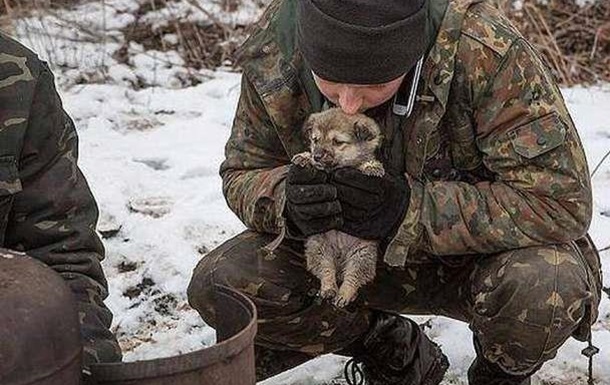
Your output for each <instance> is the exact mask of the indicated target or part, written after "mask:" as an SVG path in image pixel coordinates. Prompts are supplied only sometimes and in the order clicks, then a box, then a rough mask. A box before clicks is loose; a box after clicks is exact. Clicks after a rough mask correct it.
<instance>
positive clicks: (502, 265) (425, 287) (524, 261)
mask: <svg viewBox="0 0 610 385" xmlns="http://www.w3.org/2000/svg"><path fill="white" fill-rule="evenodd" d="M271 239H272V238H271V237H270V236H265V235H261V234H257V233H254V232H250V231H246V232H244V233H242V234H240V235H238V236H237V237H235V238H233V239H231V240H229V241H227V242H225V243H224V244H222V245H221V246H219V247H218V248H217V249H215V250H213V251H212V252H210V253H209V254H208V255H207V256H206V257H204V258H203V259H202V260H201V262H200V263H199V264H198V266H197V267H196V268H195V270H194V273H193V277H192V279H191V283H190V286H189V289H188V296H189V301H190V303H191V305H192V306H193V307H194V308H195V309H197V310H198V311H199V313H200V314H201V316H202V317H203V318H204V320H205V321H206V322H208V323H209V324H210V325H212V326H214V325H215V324H216V319H215V317H214V310H213V309H212V308H211V304H212V303H213V301H212V300H211V298H212V293H211V288H212V287H213V284H214V283H220V284H224V285H228V286H231V287H233V288H236V289H238V290H240V291H242V292H244V293H246V294H247V295H248V296H249V297H250V298H251V299H252V300H253V301H254V303H255V304H256V306H257V308H258V312H259V313H258V314H259V323H258V335H257V339H256V343H257V345H259V346H260V347H262V348H264V349H262V350H269V349H272V350H282V351H293V352H294V351H296V352H300V353H301V360H303V359H306V358H308V357H313V356H316V355H319V354H322V353H329V352H337V351H339V350H341V349H343V348H345V347H347V346H348V345H349V344H350V343H351V342H353V341H355V340H357V339H358V338H359V337H361V336H362V335H363V334H364V333H365V332H366V331H367V329H368V327H369V319H370V315H371V311H372V310H383V311H389V312H399V313H405V314H436V315H444V316H447V317H451V318H454V319H458V320H462V321H465V322H468V323H469V325H470V328H471V329H472V330H473V332H474V336H475V339H476V340H477V342H478V344H479V347H480V349H479V351H480V353H479V354H480V355H482V356H483V357H484V358H485V359H486V360H488V361H490V362H494V363H496V364H497V365H499V366H500V367H501V368H502V370H504V371H506V372H507V373H514V374H528V373H530V374H531V372H533V371H535V370H536V369H537V368H538V367H540V365H541V363H543V362H544V361H546V360H549V359H551V358H553V357H554V356H555V354H556V352H557V349H558V348H559V347H560V346H561V345H562V344H563V343H564V342H565V341H566V340H567V339H568V337H570V336H571V335H574V336H575V337H577V338H579V339H581V340H583V339H585V338H586V336H587V335H586V332H587V331H588V325H589V323H591V322H593V320H594V319H595V317H596V316H597V305H598V302H599V297H600V290H601V284H600V282H601V277H600V264H599V257H598V255H597V253H596V252H594V251H593V249H591V248H590V247H584V243H586V240H585V239H583V240H582V241H580V242H579V246H580V247H579V248H578V249H580V250H582V252H577V248H576V247H575V244H574V245H573V244H568V245H549V246H540V247H531V248H525V249H517V250H511V251H507V252H504V253H500V254H495V255H481V256H464V257H444V258H442V259H437V261H438V262H433V263H430V262H429V263H422V264H417V265H409V266H407V267H406V268H404V269H392V268H390V267H388V266H386V265H384V264H382V263H379V264H378V268H377V277H376V278H375V281H374V283H372V284H371V285H369V286H367V287H366V288H364V289H363V290H362V292H361V294H360V296H359V302H358V303H356V304H355V306H352V307H351V308H349V309H347V310H341V309H339V310H338V309H335V308H334V307H332V306H331V305H328V304H326V303H320V301H318V300H317V298H316V292H317V290H318V287H319V284H318V281H317V279H316V278H315V277H313V276H312V275H311V274H309V273H308V272H307V270H306V268H305V260H304V258H303V255H302V252H303V247H302V244H301V243H299V242H295V241H286V242H284V244H283V245H282V246H280V248H279V249H278V250H277V251H276V253H275V256H274V257H273V258H270V257H262V256H261V255H262V254H261V253H257V250H258V249H259V248H261V247H262V246H264V245H266V244H267V243H268V242H269V241H270V240H271ZM285 357H287V358H286V359H287V360H288V357H294V355H290V354H285ZM294 361H295V362H291V363H287V364H286V365H285V366H286V368H288V367H290V366H293V365H295V364H297V363H299V362H298V361H299V360H298V359H295V360H294Z"/></svg>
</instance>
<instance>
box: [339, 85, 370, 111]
mask: <svg viewBox="0 0 610 385" xmlns="http://www.w3.org/2000/svg"><path fill="white" fill-rule="evenodd" d="M363 102H364V100H363V98H362V96H361V95H360V93H359V92H358V90H357V89H354V88H352V87H349V86H346V87H345V88H344V89H342V90H341V92H340V94H339V107H341V109H342V110H343V112H345V113H346V114H348V115H353V114H355V113H357V112H358V111H359V110H360V108H361V107H362V104H363Z"/></svg>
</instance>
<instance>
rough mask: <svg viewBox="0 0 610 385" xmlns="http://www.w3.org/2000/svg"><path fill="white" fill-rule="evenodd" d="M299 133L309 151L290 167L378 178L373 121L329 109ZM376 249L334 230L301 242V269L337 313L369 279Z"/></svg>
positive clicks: (377, 134)
mask: <svg viewBox="0 0 610 385" xmlns="http://www.w3.org/2000/svg"><path fill="white" fill-rule="evenodd" d="M304 127H305V130H306V133H307V135H308V137H309V141H310V151H308V152H303V153H300V154H297V155H295V156H294V157H293V158H292V162H293V163H294V164H298V165H300V166H305V165H308V164H311V165H313V166H314V167H316V168H318V169H320V170H324V171H332V170H334V169H337V168H341V167H353V168H356V169H358V170H360V171H361V172H362V173H364V174H366V175H372V176H378V177H383V175H384V173H385V170H384V168H383V165H382V164H381V162H379V161H378V160H377V159H375V151H376V150H377V148H378V147H379V146H380V145H381V139H382V138H381V130H380V128H379V126H378V125H377V124H376V123H375V121H374V120H373V119H371V118H369V117H367V116H365V115H362V114H356V115H347V114H345V113H343V112H342V111H341V110H340V109H339V108H332V109H329V110H326V111H324V112H320V113H316V114H312V115H311V116H310V117H309V118H308V120H307V122H306V123H305V126H304ZM377 247H378V245H377V242H376V241H370V240H365V239H360V238H357V237H354V236H352V235H349V234H346V233H343V232H341V231H337V230H330V231H328V232H326V233H322V234H315V235H312V236H310V237H309V238H307V241H306V242H305V257H306V258H307V269H308V270H309V271H310V272H311V273H312V274H314V275H315V276H316V277H318V278H319V279H320V296H321V297H322V298H325V299H329V300H331V301H332V302H333V303H334V304H335V306H337V307H345V306H346V305H348V304H349V303H350V302H352V301H353V300H354V299H355V298H356V296H357V293H358V289H359V288H360V287H362V286H364V285H365V284H367V283H368V282H371V281H372V280H373V279H374V278H375V264H376V261H377ZM337 281H338V282H339V283H340V286H339V285H338V284H337Z"/></svg>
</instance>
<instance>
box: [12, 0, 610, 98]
mask: <svg viewBox="0 0 610 385" xmlns="http://www.w3.org/2000/svg"><path fill="white" fill-rule="evenodd" d="M83 1H87V0H0V29H4V30H9V31H10V22H11V20H12V18H15V17H21V16H23V15H27V14H28V13H29V12H31V11H33V10H36V11H40V10H44V12H50V13H55V14H56V12H55V10H56V9H57V8H61V7H66V6H71V5H75V4H77V3H80V2H83ZM100 1H103V0H100ZM259 1H260V4H259V5H260V6H261V7H262V6H264V4H265V3H268V2H269V0H259ZM494 1H495V2H496V4H497V6H498V7H499V8H501V9H502V10H503V11H504V12H505V13H506V14H507V15H508V16H509V18H510V19H511V20H512V21H513V22H514V23H515V24H516V25H517V27H518V28H519V29H520V30H521V32H522V33H523V35H524V36H527V38H528V40H529V41H530V42H531V43H532V44H533V45H534V46H536V47H537V48H538V49H539V50H540V52H541V53H542V54H543V57H544V59H545V61H546V62H547V64H548V65H549V67H550V68H551V69H552V71H553V74H554V75H555V77H556V79H557V80H558V82H559V83H560V84H562V85H565V86H571V85H574V84H583V83H584V84H592V83H597V82H600V81H605V82H610V1H608V0H597V1H594V2H590V3H588V4H587V5H585V6H584V7H579V6H578V5H576V4H575V0H548V1H546V4H543V3H540V2H539V1H537V0H522V3H523V6H522V7H521V8H519V9H516V8H515V7H514V6H513V4H514V0H494ZM178 2H182V3H188V4H190V5H191V6H192V9H194V10H196V11H197V12H199V13H200V14H202V15H203V16H205V17H204V18H203V19H205V21H201V22H194V21H191V20H190V19H189V21H186V19H185V17H184V15H181V14H176V15H172V14H171V13H170V14H169V15H170V17H169V18H168V20H167V23H165V24H164V25H163V26H160V27H155V26H153V25H152V24H151V23H150V22H148V21H146V20H147V18H146V17H145V16H146V15H147V14H148V13H149V12H155V11H158V10H160V9H164V8H165V9H170V7H169V5H170V4H171V3H178ZM210 2H215V3H216V5H217V6H218V7H219V8H220V9H222V11H223V12H224V13H225V14H226V13H231V12H235V11H237V10H238V9H239V8H240V6H241V4H242V0H205V4H209V3H210ZM139 3H140V7H139V9H138V10H137V11H136V13H135V15H134V16H136V18H135V21H134V22H133V23H131V24H130V25H129V26H127V27H126V28H124V29H123V31H122V32H123V34H124V36H125V44H124V45H123V47H121V48H120V49H119V50H118V51H117V52H115V55H114V57H115V58H117V59H118V60H119V61H122V62H127V60H128V57H127V56H128V53H129V52H128V47H129V44H130V43H131V42H135V43H138V44H140V45H141V46H142V47H144V49H147V50H157V51H161V52H166V51H170V50H175V51H177V52H179V53H180V55H181V57H182V58H183V59H184V61H185V63H186V65H187V66H189V67H192V68H196V69H198V68H216V67H218V66H234V65H235V64H234V52H235V50H236V48H237V47H238V46H239V45H240V44H241V43H242V42H243V41H244V39H245V37H246V27H247V26H246V25H238V24H230V23H227V22H223V21H222V20H220V19H219V18H218V16H217V15H214V14H211V13H210V12H208V11H207V10H206V8H204V7H203V6H202V5H201V4H203V3H204V2H203V0H140V1H139ZM67 22H68V21H67ZM69 23H74V21H69ZM74 26H75V27H76V28H79V29H82V30H83V31H86V30H87V26H86V25H82V26H80V25H78V23H76V25H74ZM170 35H171V37H172V39H167V37H168V36H170ZM89 39H93V40H95V39H99V40H100V42H101V41H102V40H104V39H105V36H104V33H101V34H100V33H99V32H98V33H97V34H94V33H92V34H91V36H90V37H89Z"/></svg>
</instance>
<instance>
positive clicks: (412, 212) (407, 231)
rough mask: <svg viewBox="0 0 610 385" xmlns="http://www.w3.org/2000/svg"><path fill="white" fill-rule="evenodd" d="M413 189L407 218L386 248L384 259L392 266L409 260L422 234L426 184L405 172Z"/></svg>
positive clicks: (402, 264)
mask: <svg viewBox="0 0 610 385" xmlns="http://www.w3.org/2000/svg"><path fill="white" fill-rule="evenodd" d="M405 178H406V180H407V183H408V184H409V188H410V190H411V197H410V199H409V205H408V209H407V212H406V214H405V218H404V220H403V221H402V223H401V225H400V227H399V228H398V231H397V232H396V235H395V236H394V238H392V240H391V241H390V243H389V244H388V247H387V248H386V251H385V254H384V256H383V260H384V262H385V263H387V264H388V265H390V266H399V267H402V266H404V265H405V263H406V262H407V256H408V255H409V253H410V252H411V251H413V250H412V249H413V246H414V244H415V243H416V241H417V240H418V239H419V238H420V237H421V235H422V231H423V229H422V226H421V225H420V224H419V219H420V216H421V210H422V203H423V197H424V185H423V183H422V182H420V181H418V180H415V179H414V178H412V177H411V176H409V175H407V174H405Z"/></svg>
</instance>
